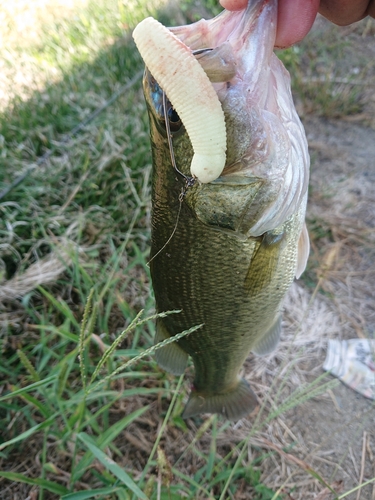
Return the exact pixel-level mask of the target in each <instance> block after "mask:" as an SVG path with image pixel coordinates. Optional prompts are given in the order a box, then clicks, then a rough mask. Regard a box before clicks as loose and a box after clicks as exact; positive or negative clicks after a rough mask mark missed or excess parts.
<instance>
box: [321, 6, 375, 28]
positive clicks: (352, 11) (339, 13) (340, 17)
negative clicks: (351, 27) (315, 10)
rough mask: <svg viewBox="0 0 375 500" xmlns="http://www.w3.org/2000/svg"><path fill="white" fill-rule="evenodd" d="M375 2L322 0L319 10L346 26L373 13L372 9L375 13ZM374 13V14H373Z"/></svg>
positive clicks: (328, 17)
mask: <svg viewBox="0 0 375 500" xmlns="http://www.w3.org/2000/svg"><path fill="white" fill-rule="evenodd" d="M373 3H374V2H369V0H356V1H355V2H353V0H321V2H320V7H319V12H320V13H321V14H322V15H323V16H324V17H326V18H327V19H329V20H330V21H332V22H333V23H335V24H338V25H339V26H346V25H348V24H351V23H355V22H356V21H359V20H360V19H363V18H364V17H366V15H367V14H369V15H371V13H370V9H372V12H373V14H374V10H375V9H374V5H373ZM373 14H372V15H373Z"/></svg>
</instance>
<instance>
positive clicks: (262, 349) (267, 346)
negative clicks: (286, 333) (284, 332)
mask: <svg viewBox="0 0 375 500" xmlns="http://www.w3.org/2000/svg"><path fill="white" fill-rule="evenodd" d="M280 334H281V316H278V317H277V318H276V321H275V323H274V324H273V325H272V326H271V328H270V329H269V330H268V332H266V334H265V335H263V337H261V338H260V340H259V341H258V342H257V343H256V344H255V346H254V347H253V348H252V349H251V352H253V353H254V354H256V355H257V356H267V354H270V353H271V352H272V351H273V350H275V349H276V347H277V344H278V343H279V341H280Z"/></svg>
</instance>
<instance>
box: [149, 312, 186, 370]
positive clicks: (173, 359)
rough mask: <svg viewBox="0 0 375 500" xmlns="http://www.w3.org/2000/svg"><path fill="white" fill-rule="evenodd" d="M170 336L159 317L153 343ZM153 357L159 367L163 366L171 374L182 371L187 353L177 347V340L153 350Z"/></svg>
mask: <svg viewBox="0 0 375 500" xmlns="http://www.w3.org/2000/svg"><path fill="white" fill-rule="evenodd" d="M168 338H170V335H169V333H168V332H167V330H166V328H165V326H164V324H163V323H162V321H161V320H160V319H159V320H157V322H156V334H155V340H154V343H155V344H158V343H159V342H162V341H163V340H165V339H168ZM155 359H156V361H157V363H158V365H159V366H161V368H164V370H166V371H167V372H170V373H173V375H181V374H182V373H184V371H185V368H186V365H187V362H188V355H187V354H186V352H185V351H183V350H182V349H181V347H179V345H178V344H177V342H172V343H171V344H168V345H166V346H165V347H161V348H160V349H158V350H157V351H156V352H155Z"/></svg>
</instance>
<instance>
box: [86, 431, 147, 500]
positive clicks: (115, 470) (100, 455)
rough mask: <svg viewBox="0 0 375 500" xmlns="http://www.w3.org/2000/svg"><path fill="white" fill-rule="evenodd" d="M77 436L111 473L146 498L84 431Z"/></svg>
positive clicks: (122, 470) (145, 499)
mask: <svg viewBox="0 0 375 500" xmlns="http://www.w3.org/2000/svg"><path fill="white" fill-rule="evenodd" d="M77 437H78V438H79V439H80V440H81V441H82V442H83V443H84V444H85V445H86V446H87V448H88V449H89V450H90V451H91V453H92V454H93V455H94V456H95V457H96V458H97V459H98V460H99V462H101V463H102V464H103V465H104V467H106V468H107V469H108V470H109V471H110V472H112V474H114V475H115V476H116V477H117V478H118V479H119V480H120V481H121V482H122V483H124V484H125V486H127V487H128V488H129V489H130V490H131V491H132V492H133V493H135V494H136V495H137V496H138V498H141V499H142V500H148V498H147V497H146V495H145V494H144V493H143V491H141V490H140V489H139V488H138V486H137V485H136V484H135V482H134V481H133V479H132V478H131V477H130V476H129V474H127V473H126V472H125V470H124V469H123V468H122V467H120V466H119V465H117V464H116V462H115V461H114V460H112V459H111V458H109V457H108V456H107V455H106V454H105V453H104V452H103V451H102V450H100V449H99V448H98V447H97V446H96V444H95V443H94V442H93V440H92V439H91V438H90V436H88V435H87V434H86V433H84V432H80V433H79V434H77Z"/></svg>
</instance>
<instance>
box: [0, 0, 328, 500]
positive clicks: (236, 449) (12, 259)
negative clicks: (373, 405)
mask: <svg viewBox="0 0 375 500" xmlns="http://www.w3.org/2000/svg"><path fill="white" fill-rule="evenodd" d="M156 7H157V5H156V4H155V5H154V4H150V3H148V4H145V3H143V2H137V1H134V2H130V3H127V4H125V3H123V2H121V1H116V0H109V1H105V2H104V1H101V2H98V1H95V2H94V1H91V2H87V4H86V5H85V6H84V7H81V8H79V9H78V10H77V11H76V12H73V15H72V16H71V17H69V16H68V15H67V17H64V16H57V17H56V19H55V20H54V21H53V22H51V20H50V19H49V18H48V22H46V23H43V19H42V20H41V21H40V25H39V30H40V33H39V37H38V38H37V39H36V40H33V42H32V43H30V44H28V43H26V42H25V41H24V40H20V43H19V45H17V43H16V42H14V41H13V45H12V46H11V47H7V49H6V50H5V49H4V52H3V54H2V56H3V57H4V58H5V60H6V63H7V72H8V73H6V74H7V75H8V76H9V78H10V79H11V78H12V76H13V75H14V73H15V71H17V69H18V68H19V67H20V66H21V65H24V72H25V74H26V73H27V75H29V81H32V82H33V84H32V85H27V84H23V83H20V84H18V86H15V88H14V89H13V92H14V93H15V94H16V97H15V98H14V99H12V100H11V102H9V103H7V104H6V106H4V107H3V111H2V114H1V116H0V134H1V135H0V138H1V142H0V144H1V149H0V191H1V190H2V189H4V188H6V187H7V185H8V184H9V183H10V182H12V181H13V180H14V179H15V178H16V176H17V175H19V174H22V173H23V172H25V170H26V169H28V168H29V167H30V165H33V164H34V163H35V162H36V161H37V160H38V158H40V157H41V156H42V155H43V154H45V153H46V152H47V151H49V150H52V151H53V153H52V155H51V156H50V157H49V159H48V160H47V161H45V162H44V163H42V164H41V165H39V166H38V167H36V168H35V169H34V170H33V171H32V172H31V173H30V174H29V175H28V176H27V177H26V179H25V180H24V181H23V182H22V183H20V184H19V185H18V186H17V187H15V188H14V189H13V190H12V191H11V193H10V195H8V196H7V197H5V198H4V199H2V200H0V214H1V217H0V285H1V284H3V283H4V282H5V280H7V283H8V284H9V283H11V284H12V286H13V287H14V290H15V295H14V296H12V295H9V297H7V298H5V299H4V298H1V296H0V342H1V365H0V379H1V385H2V392H1V394H0V436H1V437H0V469H1V471H0V476H1V477H2V478H3V480H2V482H0V485H1V486H0V489H1V490H2V491H3V493H0V498H10V497H12V496H13V494H15V492H17V494H18V495H20V496H22V497H24V498H26V496H27V495H28V494H30V492H31V491H35V492H37V495H38V498H39V499H40V500H41V499H49V498H57V497H60V496H63V498H65V499H71V500H73V499H74V500H75V499H83V498H94V497H95V498H118V499H121V500H123V499H135V498H150V499H164V498H165V499H168V500H171V499H177V498H181V497H182V496H184V497H186V498H190V499H198V498H205V499H209V498H210V499H224V498H225V499H226V498H235V497H236V495H240V494H241V492H246V494H247V495H251V498H252V499H254V500H271V499H272V500H277V499H281V498H286V497H285V495H284V494H283V493H282V492H274V491H271V490H270V489H269V488H267V486H265V484H263V482H262V461H263V460H264V459H265V458H266V457H267V456H269V455H270V454H275V453H276V452H275V451H268V452H265V451H264V449H262V448H259V447H258V448H257V449H255V452H254V453H255V455H254V457H255V458H254V459H249V458H248V456H247V453H248V450H249V447H250V444H249V443H250V440H251V438H252V437H253V436H254V435H255V434H256V432H259V430H261V429H264V427H265V426H266V425H268V424H269V423H270V422H271V421H272V419H274V418H276V417H277V416H279V415H281V414H283V413H285V412H287V411H289V410H290V409H291V408H293V407H294V406H295V405H298V404H301V403H302V402H303V401H305V400H306V399H308V398H311V397H314V396H315V395H316V394H319V393H321V392H324V391H325V390H327V388H328V387H331V385H332V383H329V384H328V385H327V384H326V383H325V382H324V380H318V381H317V383H316V384H315V385H314V384H313V385H310V386H308V387H302V388H300V389H299V390H298V391H296V392H295V393H293V394H292V395H290V396H289V397H287V398H286V399H283V398H282V397H281V394H282V386H281V387H280V388H279V390H278V391H279V392H277V394H276V397H275V406H274V407H273V409H272V411H270V412H269V413H267V416H265V417H264V418H263V419H261V418H260V417H261V414H262V412H263V413H264V410H262V411H261V414H260V415H258V418H257V419H256V422H255V423H254V426H253V428H252V430H251V432H249V433H247V435H246V436H245V437H244V438H243V439H242V440H240V441H239V442H238V443H237V445H236V446H233V445H223V444H221V443H220V439H221V437H222V436H223V435H225V433H226V432H228V429H229V424H228V423H226V422H224V423H223V422H221V421H220V420H218V419H217V417H216V416H212V417H210V418H208V419H207V420H202V419H196V420H195V421H194V422H195V424H194V425H196V427H195V428H194V427H192V428H188V425H187V423H186V422H184V421H183V420H182V418H181V417H180V414H181V410H182V407H183V398H184V389H185V388H186V382H184V381H183V379H182V378H180V379H177V378H175V377H172V376H169V375H168V374H166V373H164V372H163V371H162V370H160V369H159V368H158V367H157V365H156V363H155V362H154V361H153V359H152V357H150V351H148V350H147V349H149V348H150V346H151V345H152V342H153V335H154V322H153V316H152V315H153V314H154V300H153V295H152V290H151V289H150V275H149V268H148V265H147V260H148V254H149V237H150V183H149V177H150V170H151V157H150V146H149V138H148V122H147V117H146V110H145V105H144V101H143V96H142V92H141V82H140V80H138V81H137V82H136V83H134V84H133V85H132V86H131V87H130V88H129V89H128V90H127V91H126V92H124V93H122V94H121V95H120V97H119V98H118V99H117V100H116V102H114V103H113V104H112V105H111V106H109V107H107V108H106V109H105V110H104V111H103V112H102V113H101V114H100V115H99V116H97V117H96V118H95V119H94V120H93V121H92V122H90V123H89V124H88V125H87V126H86V127H84V129H83V130H82V131H80V133H79V134H77V136H76V137H74V138H69V139H68V140H67V139H66V137H67V136H66V134H67V133H69V132H70V131H71V130H72V129H73V128H74V127H76V126H77V125H78V124H79V123H80V122H81V121H82V120H84V119H85V118H87V117H88V116H89V115H90V113H92V112H93V111H94V110H96V109H97V108H98V107H100V106H102V105H103V103H105V102H106V100H108V99H109V98H110V97H111V95H113V93H115V92H117V91H118V90H119V89H120V88H121V87H122V86H123V85H125V84H126V83H127V82H129V80H130V79H131V78H132V77H133V76H134V75H135V74H136V73H137V71H139V70H140V69H141V68H142V63H141V60H140V57H139V56H138V54H137V52H136V50H135V47H134V44H133V42H132V39H131V36H130V30H131V29H132V28H133V27H134V26H135V24H136V23H137V22H138V21H140V20H141V19H142V18H144V17H145V16H147V15H150V14H153V15H155V13H156ZM206 8H207V9H212V10H215V9H216V10H217V5H216V2H215V3H214V2H212V1H208V2H207V3H206ZM194 9H195V6H194V4H193V3H192V2H189V3H186V4H184V5H183V12H184V15H185V16H186V18H187V19H188V20H195V19H196V17H197V16H198V15H199V14H197V12H196V10H194ZM199 12H200V11H199ZM158 15H159V17H160V18H161V19H162V20H163V22H164V23H166V24H168V22H171V23H172V19H171V18H170V17H168V16H170V11H169V10H168V9H164V10H163V8H161V10H159V11H158ZM21 42H22V43H21ZM293 57H295V56H293ZM292 62H293V61H292ZM9 88H10V87H9ZM51 259H54V260H51ZM51 262H52V263H53V264H51ZM38 263H40V264H41V265H42V268H41V269H42V270H39V277H41V278H40V280H37V279H36V278H35V273H34V274H33V275H31V273H30V270H31V269H33V268H34V269H35V266H37V265H38ZM60 264H61V266H62V268H63V269H64V271H61V272H55V271H56V267H57V266H58V265H60ZM33 266H34V267H33ZM48 273H49V274H48ZM37 274H38V273H37ZM20 277H22V280H21V281H20V280H19V278H20ZM15 278H18V281H17V282H15V281H14V279H15ZM12 280H13V281H12ZM17 287H18V288H17ZM88 297H89V301H88V302H87V299H88ZM86 304H87V305H86ZM141 311H143V312H142V313H141ZM140 314H141V316H140ZM141 318H142V319H141ZM122 332H125V333H122ZM130 361H131V363H130ZM334 383H336V382H335V381H333V384H334ZM185 392H186V391H185ZM281 401H282V402H281ZM130 438H132V439H130ZM176 443H177V444H176ZM179 443H180V444H179ZM171 450H172V451H171ZM176 450H179V453H178V455H177V451H176ZM176 457H177V458H176ZM319 480H320V481H321V482H322V484H324V482H323V480H322V479H321V478H319ZM2 495H4V496H2ZM249 498H250V497H249Z"/></svg>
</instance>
